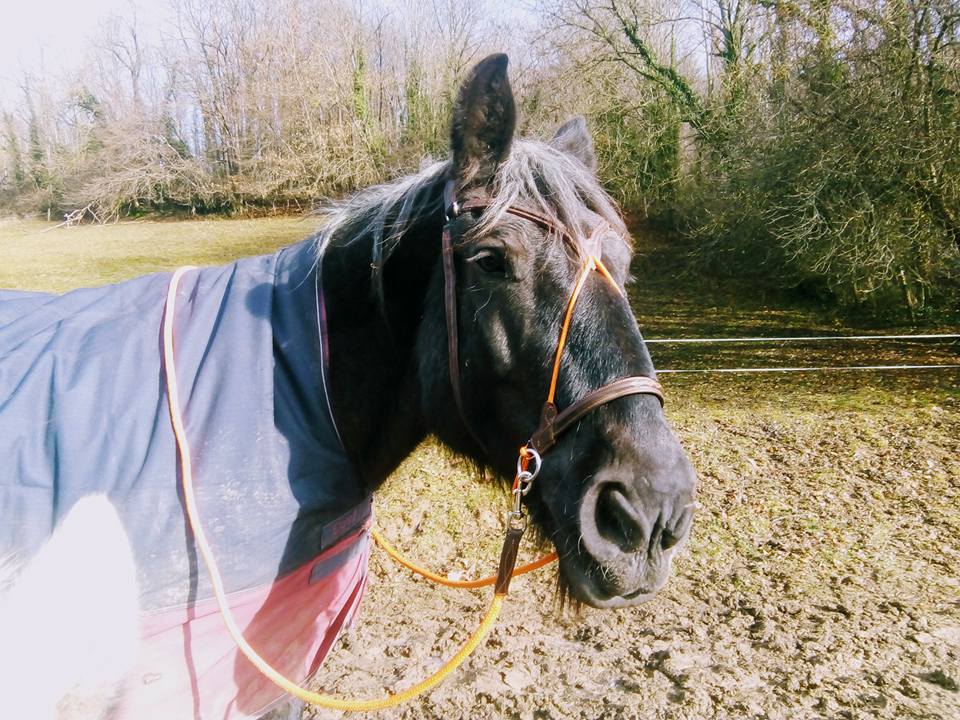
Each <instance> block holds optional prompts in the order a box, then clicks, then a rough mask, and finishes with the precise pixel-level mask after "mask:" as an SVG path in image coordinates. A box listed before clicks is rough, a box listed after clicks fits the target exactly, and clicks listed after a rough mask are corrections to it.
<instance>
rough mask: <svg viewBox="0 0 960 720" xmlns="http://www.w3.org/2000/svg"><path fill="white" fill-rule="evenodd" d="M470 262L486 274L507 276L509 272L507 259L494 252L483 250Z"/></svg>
mask: <svg viewBox="0 0 960 720" xmlns="http://www.w3.org/2000/svg"><path fill="white" fill-rule="evenodd" d="M470 262H474V263H476V264H477V266H478V267H479V268H480V269H481V270H483V271H484V272H485V273H499V274H500V275H505V274H506V272H507V264H506V258H504V256H503V255H502V254H501V253H499V252H496V251H494V250H481V251H480V252H478V253H477V254H476V255H474V256H473V257H472V258H470Z"/></svg>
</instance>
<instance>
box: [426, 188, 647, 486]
mask: <svg viewBox="0 0 960 720" xmlns="http://www.w3.org/2000/svg"><path fill="white" fill-rule="evenodd" d="M490 205H491V202H490V201H489V200H487V199H483V198H471V199H470V200H467V201H466V202H464V203H463V204H462V205H461V204H459V203H458V202H457V200H456V196H455V193H454V187H453V182H452V181H448V182H447V184H446V186H445V188H444V209H445V220H446V222H445V223H444V226H443V236H442V249H443V253H442V254H443V277H444V288H443V295H444V306H445V308H446V319H447V352H448V362H449V366H450V385H451V386H452V388H453V398H454V402H455V403H456V406H457V412H458V413H459V414H460V418H461V419H462V420H463V423H464V425H465V426H466V428H467V430H468V431H469V433H470V435H471V436H473V439H474V441H475V442H476V443H477V445H479V446H480V448H481V449H482V450H484V451H486V447H485V446H484V444H483V441H482V440H481V439H480V436H479V434H478V433H477V432H476V430H475V429H474V427H473V424H472V423H471V422H470V420H469V418H468V417H467V414H466V412H465V410H464V405H463V396H462V393H461V382H460V353H459V345H460V343H459V336H458V331H457V293H456V272H455V267H454V256H453V241H452V239H451V237H450V223H451V221H452V220H453V219H454V218H456V217H457V216H459V215H460V213H462V212H463V211H465V210H481V211H482V210H486V209H487V208H488V207H489V206H490ZM506 212H507V213H509V214H510V215H513V216H515V217H518V218H522V219H524V220H529V221H531V222H534V223H536V224H537V225H540V226H541V227H543V228H545V229H547V230H550V231H553V232H555V233H557V234H558V235H560V236H561V237H563V238H564V239H565V240H566V241H568V242H570V243H571V244H573V245H574V246H577V239H576V238H575V237H574V235H573V234H572V233H571V231H570V230H569V229H568V228H566V227H564V226H563V225H559V224H558V223H557V222H556V221H554V220H552V219H551V218H549V217H547V216H545V215H542V214H540V213H538V212H536V211H533V210H529V209H527V208H523V207H520V206H517V205H510V206H508V207H507V208H506ZM604 227H605V224H601V225H600V226H598V227H596V228H594V230H593V232H591V237H590V239H592V238H593V237H595V236H596V235H597V234H598V233H599V232H600V231H601V230H603V229H604ZM598 255H599V253H598ZM598 255H597V256H594V255H591V256H588V257H587V259H586V261H585V262H584V264H583V267H582V268H581V271H580V273H579V277H578V280H577V283H576V286H575V287H574V290H573V292H572V293H571V296H570V300H569V302H568V305H567V312H566V316H565V317H564V323H563V327H562V330H561V333H560V339H559V341H558V343H557V351H556V355H555V358H554V365H553V376H552V378H551V382H550V391H549V393H548V396H547V400H546V402H545V403H544V405H543V409H542V411H541V414H540V424H539V426H538V427H537V429H536V430H534V432H533V434H532V435H531V436H530V440H529V441H528V442H527V444H526V445H525V446H524V447H523V448H521V451H520V459H521V463H522V464H523V468H524V470H525V469H526V463H527V462H528V461H529V459H530V458H531V457H532V455H533V454H543V453H545V452H546V451H547V450H549V449H550V448H552V447H553V446H554V445H555V444H556V442H557V437H558V436H559V435H560V434H561V433H563V432H564V431H565V430H567V429H568V428H570V427H571V426H572V425H573V424H574V423H576V422H577V421H578V420H580V419H581V418H582V417H583V416H584V415H586V414H587V413H589V412H591V411H593V410H595V409H597V408H598V407H600V406H602V405H605V404H606V403H608V402H610V401H612V400H616V399H618V398H622V397H626V396H628V395H653V396H654V397H655V398H657V400H659V401H660V405H661V407H662V406H663V387H662V386H661V385H660V383H658V382H657V381H656V380H654V379H653V378H650V377H647V376H645V375H632V376H629V377H624V378H620V379H619V380H614V381H613V382H609V383H607V384H605V385H602V386H600V387H599V388H597V389H595V390H592V391H590V392H589V393H587V394H586V395H584V396H583V397H582V398H580V399H579V400H577V401H576V402H574V403H573V404H572V405H570V406H568V407H566V408H564V409H563V410H558V409H557V406H556V405H555V404H554V394H555V392H556V385H557V376H558V374H559V370H560V361H561V358H562V357H563V349H564V346H565V344H566V336H567V330H568V329H569V326H570V320H571V317H572V315H573V309H574V307H575V306H576V302H577V299H578V297H579V295H580V290H581V289H582V288H583V285H584V283H585V282H586V279H587V277H588V275H589V274H590V273H591V272H592V271H594V270H596V271H598V272H599V273H600V274H601V275H603V276H604V278H605V279H607V280H608V281H609V282H610V284H611V286H612V287H613V288H614V289H615V290H616V291H617V292H618V293H619V294H620V295H621V296H623V291H622V290H621V289H620V287H619V286H618V285H617V284H616V283H615V282H614V280H613V278H612V277H611V276H610V273H609V272H608V271H607V269H606V267H604V265H603V263H602V262H601V260H600V258H599V256H598ZM531 450H532V451H534V453H531V452H530V451H531Z"/></svg>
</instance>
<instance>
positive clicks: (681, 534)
mask: <svg viewBox="0 0 960 720" xmlns="http://www.w3.org/2000/svg"><path fill="white" fill-rule="evenodd" d="M692 522H693V503H690V504H689V505H687V506H686V507H684V508H683V510H682V511H681V512H680V514H679V515H677V517H676V519H674V520H673V522H670V523H667V524H666V525H665V526H664V528H663V532H662V533H661V534H660V547H661V548H663V549H664V550H669V549H670V548H672V547H673V546H674V545H676V544H677V543H678V542H680V541H681V540H683V538H685V537H686V536H687V533H688V532H689V531H690V524H691V523H692Z"/></svg>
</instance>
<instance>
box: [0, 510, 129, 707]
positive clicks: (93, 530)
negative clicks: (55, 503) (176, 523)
mask: <svg viewBox="0 0 960 720" xmlns="http://www.w3.org/2000/svg"><path fill="white" fill-rule="evenodd" d="M11 578H13V585H12V587H10V589H9V590H7V591H6V592H4V594H3V595H2V596H0V638H2V642H0V687H2V688H3V690H2V691H0V695H2V697H3V705H4V714H5V715H6V716H7V717H15V718H27V717H29V718H37V719H38V720H54V719H56V720H73V719H74V718H77V719H78V720H79V718H84V719H85V720H89V719H92V718H102V717H106V716H107V714H108V713H109V711H110V710H111V708H112V707H113V706H114V705H115V703H116V702H117V698H118V695H119V691H120V689H121V687H122V683H123V680H124V678H125V677H126V676H127V674H128V673H129V672H130V671H131V670H132V669H133V666H134V663H135V661H136V654H137V642H138V636H139V628H138V620H137V617H138V602H137V582H136V568H135V565H134V560H133V552H132V549H131V547H130V542H129V539H128V538H127V534H126V531H125V530H124V528H123V525H122V524H121V522H120V518H119V516H118V515H117V512H116V510H115V509H114V508H113V506H112V505H111V504H110V502H109V501H108V500H107V499H106V498H105V497H103V496H91V497H87V498H84V499H82V500H79V501H78V502H77V503H76V504H75V505H74V506H73V508H71V510H70V512H69V513H68V514H67V516H66V517H65V518H64V520H63V521H62V522H61V523H60V525H59V526H58V527H57V528H56V530H55V531H54V533H53V535H52V536H51V538H50V540H48V541H47V543H46V545H44V547H43V548H41V550H40V551H39V552H38V553H37V554H36V555H35V556H34V558H33V559H32V560H31V561H30V562H29V563H28V564H27V565H26V567H24V568H23V569H22V571H20V572H19V573H16V567H15V566H14V564H13V563H11V562H9V561H8V562H6V563H4V564H2V565H0V588H3V587H5V586H6V584H7V582H9V581H10V580H11ZM5 580H6V581H7V582H5Z"/></svg>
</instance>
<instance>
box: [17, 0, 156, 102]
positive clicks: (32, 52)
mask: <svg viewBox="0 0 960 720" xmlns="http://www.w3.org/2000/svg"><path fill="white" fill-rule="evenodd" d="M164 4H165V3H163V2H158V1H157V0H155V1H154V2H149V0H15V2H11V3H9V4H7V5H6V7H5V8H4V12H3V22H0V105H3V106H7V107H9V106H10V105H12V104H13V102H14V101H15V100H16V99H17V98H18V97H19V93H20V90H19V87H18V83H19V80H20V78H22V77H23V73H24V71H30V72H34V73H41V72H54V73H55V74H57V75H59V74H60V73H62V72H66V71H69V70H70V69H71V68H75V67H77V66H79V65H80V64H81V63H82V62H83V59H84V54H85V52H86V49H87V48H88V47H89V45H90V42H91V40H92V39H93V38H95V37H96V35H97V31H98V28H99V26H100V24H101V23H102V21H103V19H104V18H105V17H108V16H109V15H111V14H124V15H128V14H129V13H131V12H136V14H137V17H138V21H144V22H143V25H144V26H147V25H153V26H154V27H155V26H156V25H158V24H159V21H158V18H159V15H158V12H159V11H158V10H156V8H157V7H158V6H162V5H164Z"/></svg>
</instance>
